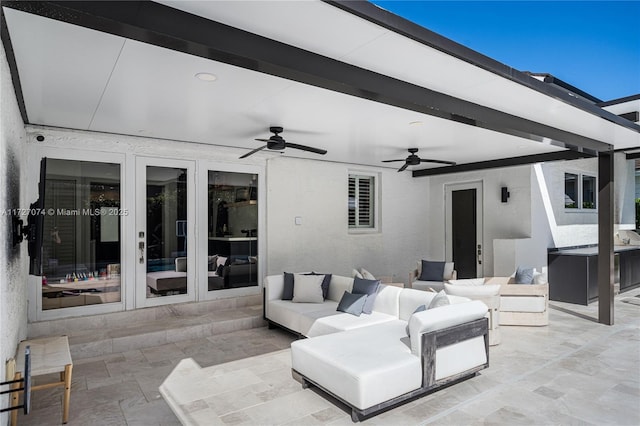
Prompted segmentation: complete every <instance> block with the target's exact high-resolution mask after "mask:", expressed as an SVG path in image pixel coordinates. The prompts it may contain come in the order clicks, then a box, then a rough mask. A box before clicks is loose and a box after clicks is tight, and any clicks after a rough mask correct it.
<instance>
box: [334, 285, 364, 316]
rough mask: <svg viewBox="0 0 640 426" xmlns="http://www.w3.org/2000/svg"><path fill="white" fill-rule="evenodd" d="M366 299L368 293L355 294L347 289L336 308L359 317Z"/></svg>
mask: <svg viewBox="0 0 640 426" xmlns="http://www.w3.org/2000/svg"><path fill="white" fill-rule="evenodd" d="M366 300H367V295H366V294H353V293H349V292H348V291H345V292H344V294H343V295H342V299H340V303H338V307H337V308H336V310H337V311H340V312H344V313H347V314H351V315H355V316H357V317H359V316H360V314H362V308H364V303H365V302H366Z"/></svg>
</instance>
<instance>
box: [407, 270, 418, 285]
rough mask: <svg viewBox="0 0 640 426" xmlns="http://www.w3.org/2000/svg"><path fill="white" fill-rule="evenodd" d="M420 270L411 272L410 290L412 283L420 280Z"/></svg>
mask: <svg viewBox="0 0 640 426" xmlns="http://www.w3.org/2000/svg"><path fill="white" fill-rule="evenodd" d="M418 276H419V275H418V269H417V268H416V269H413V270H411V271H409V287H408V288H412V285H411V284H412V283H413V282H414V281H415V280H417V279H418Z"/></svg>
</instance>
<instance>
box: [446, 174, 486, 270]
mask: <svg viewBox="0 0 640 426" xmlns="http://www.w3.org/2000/svg"><path fill="white" fill-rule="evenodd" d="M482 200H483V198H482V182H470V183H461V184H451V185H446V186H445V201H446V204H445V206H446V207H445V208H446V214H445V218H446V219H445V220H446V224H445V225H446V228H445V229H446V259H447V261H449V262H454V264H455V269H456V271H457V273H458V278H475V277H482V276H483V274H484V265H483V256H482V250H483V247H482V239H483V225H482V219H483V218H482V212H483V209H482Z"/></svg>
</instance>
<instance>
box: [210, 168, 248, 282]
mask: <svg viewBox="0 0 640 426" xmlns="http://www.w3.org/2000/svg"><path fill="white" fill-rule="evenodd" d="M207 183H208V185H207V192H208V194H207V195H208V197H207V200H208V202H207V205H208V214H207V217H208V224H207V225H208V232H207V237H208V247H207V250H208V271H207V289H208V291H214V290H223V289H230V288H240V287H255V286H257V285H258V175H257V174H254V173H236V172H225V171H209V173H208V176H207Z"/></svg>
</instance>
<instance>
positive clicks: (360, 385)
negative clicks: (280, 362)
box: [291, 320, 422, 409]
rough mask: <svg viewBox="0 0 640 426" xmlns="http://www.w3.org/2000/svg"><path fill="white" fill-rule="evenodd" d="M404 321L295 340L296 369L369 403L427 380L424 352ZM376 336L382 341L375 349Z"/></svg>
mask: <svg viewBox="0 0 640 426" xmlns="http://www.w3.org/2000/svg"><path fill="white" fill-rule="evenodd" d="M404 326H405V323H404V321H399V320H394V321H391V322H388V323H385V324H380V325H377V326H375V327H364V328H359V329H357V330H350V331H345V332H344V333H335V334H331V335H328V336H319V337H315V338H313V339H304V340H297V341H295V342H293V343H291V362H292V367H293V369H294V370H296V371H297V372H299V373H300V374H302V375H303V376H305V377H307V378H309V379H310V380H312V381H314V382H316V383H321V384H322V386H323V388H325V389H326V390H328V391H330V392H331V393H333V394H335V395H337V396H338V397H340V398H342V399H344V400H345V401H347V402H348V403H349V404H352V405H353V406H355V407H357V408H359V409H366V408H369V407H372V406H374V405H376V404H379V403H381V402H384V401H387V400H389V399H391V398H394V397H396V396H398V395H402V394H405V393H407V392H410V391H412V390H415V389H418V388H419V387H420V386H421V384H422V366H421V360H420V358H419V357H417V356H414V355H412V354H411V351H410V349H409V346H408V345H407V342H406V341H407V337H406V335H405V331H404ZM371 342H377V343H378V344H376V349H375V351H372V350H371Z"/></svg>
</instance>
